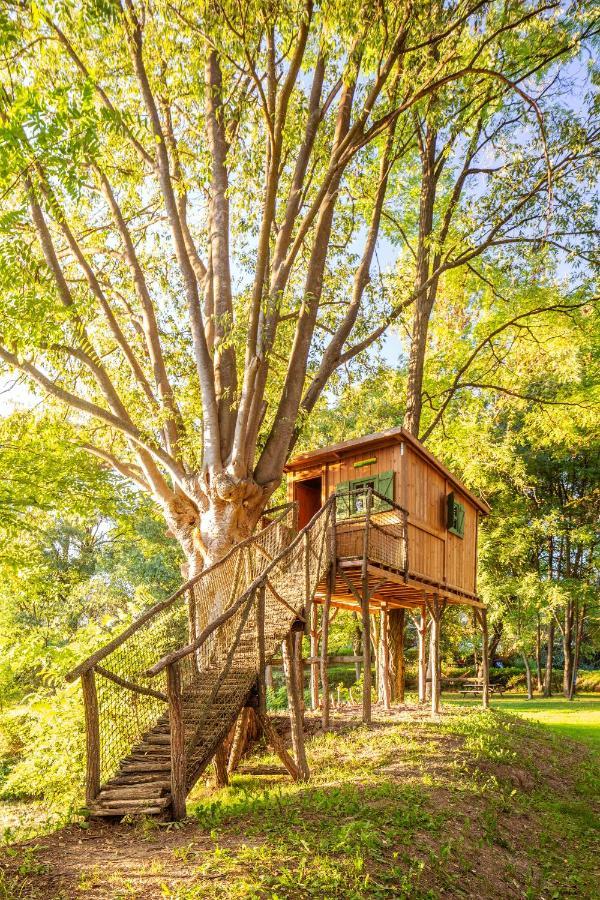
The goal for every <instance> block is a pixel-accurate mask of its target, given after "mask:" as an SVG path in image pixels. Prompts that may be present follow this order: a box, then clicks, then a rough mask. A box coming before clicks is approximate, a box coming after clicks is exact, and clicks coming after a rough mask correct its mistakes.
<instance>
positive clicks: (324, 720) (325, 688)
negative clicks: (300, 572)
mask: <svg viewBox="0 0 600 900" xmlns="http://www.w3.org/2000/svg"><path fill="white" fill-rule="evenodd" d="M334 565H335V563H333V564H332V566H331V569H330V571H329V576H328V578H327V584H326V588H325V602H324V603H323V612H322V613H321V690H322V692H323V700H322V705H321V726H322V728H323V731H327V729H328V728H329V670H328V668H327V653H328V649H329V648H328V643H329V610H330V607H331V585H332V582H333V578H334V577H335V576H334V575H333V571H334V568H333V567H334Z"/></svg>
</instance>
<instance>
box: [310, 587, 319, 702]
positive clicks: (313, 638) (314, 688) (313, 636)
mask: <svg viewBox="0 0 600 900" xmlns="http://www.w3.org/2000/svg"><path fill="white" fill-rule="evenodd" d="M318 655H319V607H318V606H317V604H316V603H315V602H314V601H313V602H312V603H311V605H310V656H311V664H310V706H311V709H312V710H315V709H318V708H319V663H318V660H317V657H318Z"/></svg>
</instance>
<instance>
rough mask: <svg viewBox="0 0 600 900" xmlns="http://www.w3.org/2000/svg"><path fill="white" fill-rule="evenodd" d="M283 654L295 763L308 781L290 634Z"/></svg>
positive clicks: (282, 650)
mask: <svg viewBox="0 0 600 900" xmlns="http://www.w3.org/2000/svg"><path fill="white" fill-rule="evenodd" d="M281 652H282V656H283V670H284V673H285V682H286V686H287V693H288V704H289V709H290V726H291V731H292V747H293V748H294V756H295V757H296V764H297V766H298V769H299V770H300V778H301V779H302V781H308V779H309V778H310V771H309V768H308V762H307V761H306V750H305V748H304V731H303V729H302V710H301V706H300V697H299V693H298V680H297V678H296V677H295V673H294V667H293V662H292V656H293V649H292V638H291V637H290V635H288V636H287V637H286V639H285V640H284V641H283V643H282V645H281Z"/></svg>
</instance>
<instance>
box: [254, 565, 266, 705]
mask: <svg viewBox="0 0 600 900" xmlns="http://www.w3.org/2000/svg"><path fill="white" fill-rule="evenodd" d="M265 590H266V588H265V585H264V583H263V584H261V585H260V587H259V588H258V590H257V592H256V600H255V602H256V644H257V647H258V659H257V667H256V668H257V675H258V706H259V709H262V710H263V712H264V711H266V709H267V688H266V685H265V666H266V662H265V659H266V657H265V652H266V651H265Z"/></svg>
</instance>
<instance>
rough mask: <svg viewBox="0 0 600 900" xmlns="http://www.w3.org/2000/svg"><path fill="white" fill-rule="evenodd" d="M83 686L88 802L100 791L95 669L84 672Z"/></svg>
mask: <svg viewBox="0 0 600 900" xmlns="http://www.w3.org/2000/svg"><path fill="white" fill-rule="evenodd" d="M81 686H82V688H83V708H84V711H85V745H86V770H85V800H86V803H93V802H94V800H95V799H96V797H97V796H98V794H99V793H100V721H99V718H98V695H97V693H96V676H95V674H94V670H93V669H88V671H87V672H82V675H81Z"/></svg>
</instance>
